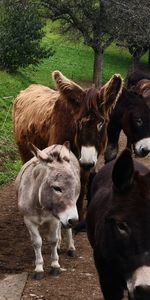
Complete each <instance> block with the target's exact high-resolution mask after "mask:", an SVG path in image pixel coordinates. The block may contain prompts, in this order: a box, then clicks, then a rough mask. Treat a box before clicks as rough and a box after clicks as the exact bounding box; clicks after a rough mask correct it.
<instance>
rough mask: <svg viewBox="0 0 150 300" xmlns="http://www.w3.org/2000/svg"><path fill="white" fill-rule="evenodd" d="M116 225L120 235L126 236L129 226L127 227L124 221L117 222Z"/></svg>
mask: <svg viewBox="0 0 150 300" xmlns="http://www.w3.org/2000/svg"><path fill="white" fill-rule="evenodd" d="M116 226H117V229H118V231H119V232H120V233H121V234H122V235H124V236H127V235H128V234H129V232H130V229H129V227H128V225H127V223H126V222H117V223H116Z"/></svg>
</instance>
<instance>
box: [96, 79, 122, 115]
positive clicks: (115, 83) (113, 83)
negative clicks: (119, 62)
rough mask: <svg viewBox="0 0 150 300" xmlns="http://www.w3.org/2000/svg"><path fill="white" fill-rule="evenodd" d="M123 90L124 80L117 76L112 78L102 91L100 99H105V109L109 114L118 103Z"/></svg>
mask: <svg viewBox="0 0 150 300" xmlns="http://www.w3.org/2000/svg"><path fill="white" fill-rule="evenodd" d="M122 88H123V80H122V78H121V76H120V75H119V74H118V75H117V74H115V75H113V76H112V78H111V79H110V80H109V81H108V82H107V83H106V84H105V85H104V86H102V88H101V90H100V98H101V99H103V106H104V107H103V108H104V110H105V112H108V111H109V110H110V109H111V108H112V107H113V106H114V105H115V103H116V101H117V99H118V97H119V96H120V94H121V92H122Z"/></svg>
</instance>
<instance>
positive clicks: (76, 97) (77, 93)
mask: <svg viewBox="0 0 150 300" xmlns="http://www.w3.org/2000/svg"><path fill="white" fill-rule="evenodd" d="M52 78H53V80H54V81H55V83H56V87H57V88H58V90H59V92H60V94H62V95H63V96H65V98H67V99H69V100H70V102H71V103H72V104H75V105H80V103H81V101H82V95H83V93H84V91H83V89H82V88H81V87H80V86H79V85H77V84H76V83H75V82H73V81H71V80H70V79H68V78H67V77H65V76H64V75H63V74H62V73H61V72H59V71H54V72H53V73H52Z"/></svg>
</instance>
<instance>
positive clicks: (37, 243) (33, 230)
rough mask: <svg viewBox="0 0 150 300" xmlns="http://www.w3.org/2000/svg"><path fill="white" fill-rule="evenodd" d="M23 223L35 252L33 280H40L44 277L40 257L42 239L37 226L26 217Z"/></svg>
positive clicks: (41, 258)
mask: <svg viewBox="0 0 150 300" xmlns="http://www.w3.org/2000/svg"><path fill="white" fill-rule="evenodd" d="M24 222H25V224H26V226H27V228H28V230H29V233H30V237H31V241H32V245H33V248H34V252H35V274H34V278H35V279H38V280H40V279H42V278H43V276H44V270H43V257H42V252H41V248H42V238H41V236H40V233H39V230H38V225H37V224H35V223H33V222H32V221H31V220H30V219H28V218H27V217H24Z"/></svg>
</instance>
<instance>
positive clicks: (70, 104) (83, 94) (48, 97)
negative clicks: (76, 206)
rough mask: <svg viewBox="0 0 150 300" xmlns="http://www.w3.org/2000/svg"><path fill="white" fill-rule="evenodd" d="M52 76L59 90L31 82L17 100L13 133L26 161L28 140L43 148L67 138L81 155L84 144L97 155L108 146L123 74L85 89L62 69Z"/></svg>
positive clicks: (74, 149)
mask: <svg viewBox="0 0 150 300" xmlns="http://www.w3.org/2000/svg"><path fill="white" fill-rule="evenodd" d="M53 78H54V80H55V83H56V86H57V88H58V91H55V90H52V89H50V88H48V87H45V86H42V85H31V86H29V87H28V88H27V89H26V90H24V91H22V92H21V93H20V94H19V95H18V96H17V98H16V99H15V101H14V105H13V124H14V136H15V140H16V143H17V145H18V148H19V152H20V155H21V158H22V161H23V162H24V163H25V162H26V161H28V160H29V159H30V158H31V156H32V155H31V152H30V150H29V148H28V141H30V142H32V143H33V144H35V145H36V146H37V147H38V148H40V149H43V148H45V147H47V146H50V145H53V144H63V143H64V142H65V141H66V140H68V141H70V145H71V150H72V151H73V152H74V154H75V155H76V156H77V158H78V159H79V158H80V156H81V147H82V146H86V147H87V146H94V147H95V148H96V151H97V153H98V155H99V154H100V153H102V152H103V151H104V149H105V145H106V142H107V133H106V131H107V123H108V119H109V112H110V110H111V108H112V106H113V105H114V104H115V102H116V99H117V97H118V96H119V93H120V92H121V90H122V80H121V77H120V76H119V75H114V76H113V77H112V78H111V79H110V81H108V82H107V83H106V85H104V86H103V87H102V88H101V89H100V90H97V89H95V88H91V89H87V90H83V89H82V88H81V87H80V86H79V85H77V84H76V83H74V82H72V81H71V80H69V79H68V78H66V77H65V76H64V75H63V74H62V73H60V72H59V71H55V72H54V73H53ZM100 123H103V126H102V128H101V130H100V132H98V130H97V125H98V124H100ZM81 194H82V193H81ZM83 194H84V192H83Z"/></svg>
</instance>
